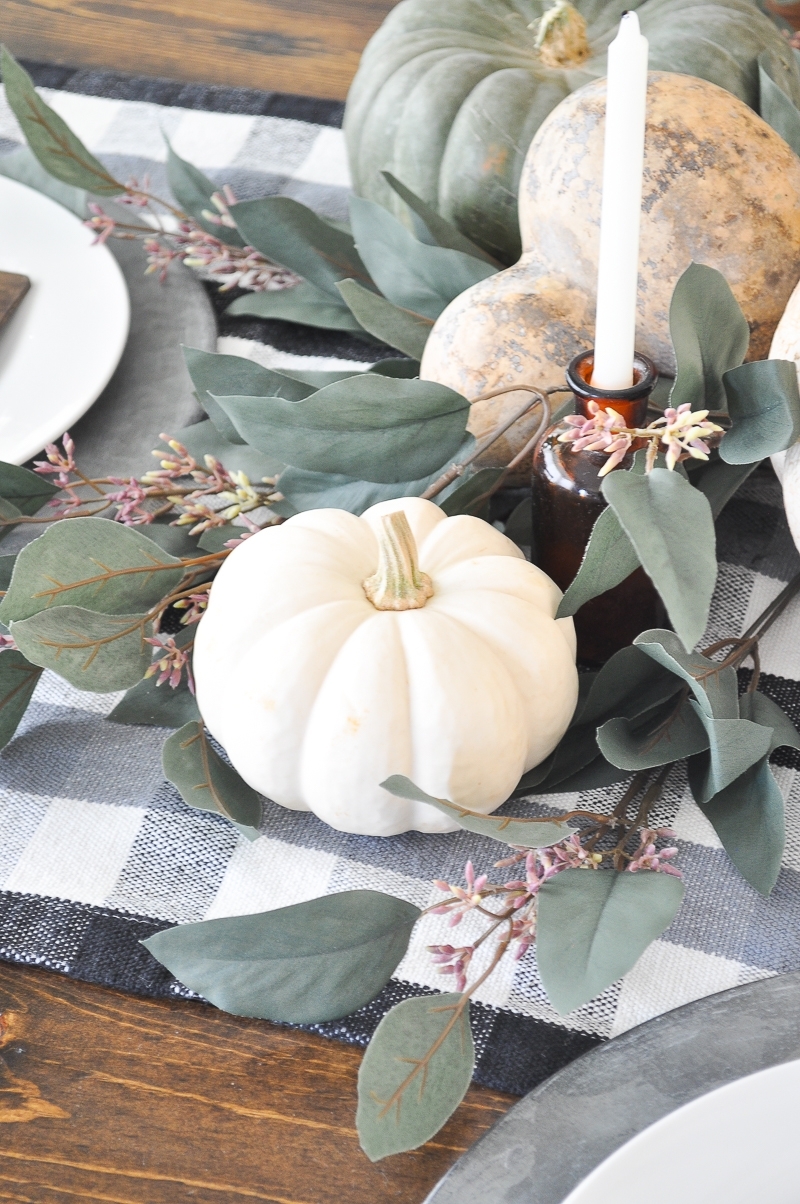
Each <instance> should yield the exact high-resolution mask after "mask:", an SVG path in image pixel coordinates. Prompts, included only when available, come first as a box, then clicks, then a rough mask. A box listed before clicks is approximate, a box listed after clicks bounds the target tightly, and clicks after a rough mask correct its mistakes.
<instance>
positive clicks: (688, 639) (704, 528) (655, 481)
mask: <svg viewBox="0 0 800 1204" xmlns="http://www.w3.org/2000/svg"><path fill="white" fill-rule="evenodd" d="M602 488H603V496H604V497H605V499H606V501H607V502H608V504H609V506H611V507H612V509H613V510H614V512H615V514H616V516H617V518H618V519H619V521H620V525H621V526H622V528H623V530H624V531H625V534H626V535H627V536H628V538H629V539H630V541H631V543H632V544H633V547H634V549H635V551H636V554H637V556H638V557H639V560H640V562H641V564H642V566H643V567H644V569H645V571H646V573H647V574H648V576H649V577H650V578H651V580H652V581H653V584H654V585H655V587H656V589H657V590H658V592H659V594H660V595H661V598H662V601H663V602H664V605H665V606H666V608H667V613H668V615H669V617H670V621H671V623H672V625H673V626H674V628H675V630H676V631H677V632H678V634H679V636H680V638H681V639H682V640H683V643H684V645H685V647H686V648H687V649H690V648H693V647H694V646H695V644H696V643H697V641H698V640H699V639H700V637H701V635H702V634H703V632H704V631H705V629H706V625H707V623H708V613H709V610H710V607H711V595H712V594H713V592H714V584H715V582H716V579H717V558H716V536H715V533H714V520H713V518H712V516H711V507H710V505H709V503H708V499H707V498H706V497H705V496H704V495H703V494H702V493H700V491H699V490H697V489H695V488H694V487H693V486H692V485H690V484H689V482H688V481H687V480H686V478H685V477H683V476H681V475H680V474H679V473H677V472H670V471H669V470H668V469H666V468H654V469H653V471H652V472H650V473H648V474H646V475H644V476H640V475H639V474H638V473H633V472H612V473H609V475H608V476H607V477H605V479H604V480H603V487H602Z"/></svg>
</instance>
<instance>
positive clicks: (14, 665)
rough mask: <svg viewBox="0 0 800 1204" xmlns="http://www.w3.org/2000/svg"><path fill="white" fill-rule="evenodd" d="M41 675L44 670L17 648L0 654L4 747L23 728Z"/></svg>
mask: <svg viewBox="0 0 800 1204" xmlns="http://www.w3.org/2000/svg"><path fill="white" fill-rule="evenodd" d="M41 676H42V670H41V669H40V668H38V667H37V666H36V665H32V664H31V662H30V661H29V660H26V658H25V657H24V656H23V655H22V653H21V652H17V651H16V649H15V648H7V649H6V650H5V652H2V653H0V748H5V746H6V745H7V744H8V742H9V740H10V739H11V737H12V736H13V735H14V732H15V731H16V730H17V728H18V727H19V722H20V719H21V718H22V716H23V715H24V714H25V711H26V710H27V709H28V703H29V702H30V700H31V697H32V695H33V691H34V690H35V689H36V683H37V682H38V680H39V678H40V677H41Z"/></svg>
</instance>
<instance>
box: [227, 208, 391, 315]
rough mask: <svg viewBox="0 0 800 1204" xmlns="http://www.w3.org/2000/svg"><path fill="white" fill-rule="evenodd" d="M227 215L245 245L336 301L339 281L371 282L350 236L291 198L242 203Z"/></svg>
mask: <svg viewBox="0 0 800 1204" xmlns="http://www.w3.org/2000/svg"><path fill="white" fill-rule="evenodd" d="M231 216H232V217H233V220H234V221H235V222H236V225H237V227H238V229H239V232H240V233H241V235H242V237H243V238H244V240H245V242H246V243H247V244H248V246H251V247H255V248H256V250H257V251H260V252H261V254H262V255H266V256H267V258H268V259H271V260H272V261H273V262H274V263H280V264H283V266H284V267H287V268H291V270H292V271H293V272H297V274H298V276H302V277H303V278H304V279H305V280H309V281H310V282H311V283H312V284H315V285H316V286H317V288H319V289H322V291H323V292H324V293H327V294H328V295H329V296H331V297H333V298H334V299H335V300H336V301H338V299H339V294H338V292H337V291H336V282H337V280H345V279H347V278H348V277H351V276H355V277H357V278H358V279H359V280H361V281H362V282H363V283H364V284H370V283H371V281H370V278H369V274H368V272H367V269H366V268H365V267H364V264H363V263H362V262H361V260H360V258H359V256H358V253H357V252H356V248H355V243H354V241H353V239H352V237H351V235H350V234H347V233H346V232H345V231H343V230H338V229H335V228H334V227H333V226H331V225H329V223H328V222H326V221H323V219H322V218H321V217H317V215H316V213H314V212H313V211H312V210H311V209H308V208H306V206H305V205H301V204H300V203H299V201H293V200H292V199H291V197H286V196H268V197H261V199H260V200H257V201H241V202H240V203H239V204H238V205H233V206H232V207H231Z"/></svg>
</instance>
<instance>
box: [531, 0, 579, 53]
mask: <svg viewBox="0 0 800 1204" xmlns="http://www.w3.org/2000/svg"><path fill="white" fill-rule="evenodd" d="M535 29H536V49H537V50H538V51H539V58H540V59H541V60H542V62H543V63H544V65H545V66H546V67H553V68H555V69H556V70H559V69H560V70H564V69H565V68H568V67H578V66H579V65H580V64H581V63H582V62H584V61H585V60H586V59H588V58H589V56H590V55H591V53H592V48H591V46H590V45H589V40H588V38H587V37H586V21H585V20H584V18H583V17H582V16H581V14H580V13H579V12H578V10H577V8H575V6H574V4H570V2H569V0H556V2H555V4H554V5H553V6H552V8H548V10H547V12H546V13H545V14H544V16H542V17H540V19H539V20H538V21H537V22H536V24H535Z"/></svg>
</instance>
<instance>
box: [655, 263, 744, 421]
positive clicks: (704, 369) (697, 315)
mask: <svg viewBox="0 0 800 1204" xmlns="http://www.w3.org/2000/svg"><path fill="white" fill-rule="evenodd" d="M669 329H670V335H671V337H672V345H673V347H674V349H675V360H676V362H677V365H678V370H677V374H676V379H675V384H674V386H673V389H672V393H671V394H670V405H672V406H674V407H675V408H676V409H677V407H678V406H679V405H687V404H688V405H690V406H691V407H692V409H693V410H701V409H703V410H725V409H726V408H727V403H726V399H725V390H724V388H723V383H722V376H723V373H725V372H727V371H728V370H729V369H730V368H736V367H738V365H739V364H741V362H742V360H743V359H744V357H745V355H746V353H747V346H748V344H749V342H750V328H749V326H748V325H747V319H746V318H745V316H744V314H743V313H742V311H741V309H740V308H739V303H738V302H737V300H736V298H735V297H734V295H733V293H732V292H731V289H730V285H729V284H728V282H727V280H726V279H725V277H724V276H723V275H722V273H721V272H718V271H717V270H716V268H710V267H707V266H706V265H705V264H702V263H692V264H690V265H689V267H688V268H687V269H686V271H685V272H684V273H683V275H682V276H681V277H680V279H679V280H678V283H677V284H676V285H675V289H674V291H673V294H672V300H671V301H670V307H669Z"/></svg>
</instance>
